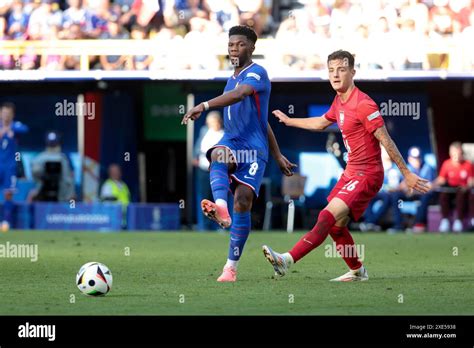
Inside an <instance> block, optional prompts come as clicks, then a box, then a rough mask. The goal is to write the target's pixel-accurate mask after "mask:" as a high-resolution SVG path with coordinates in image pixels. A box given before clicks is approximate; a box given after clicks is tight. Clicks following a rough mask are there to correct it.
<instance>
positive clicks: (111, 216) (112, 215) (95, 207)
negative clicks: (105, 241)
mask: <svg viewBox="0 0 474 348" xmlns="http://www.w3.org/2000/svg"><path fill="white" fill-rule="evenodd" d="M34 227H35V229H41V230H43V229H44V230H99V231H114V230H121V228H122V207H121V206H120V205H118V204H104V203H97V204H94V203H92V204H85V203H76V204H75V206H71V205H69V204H68V203H35V204H34Z"/></svg>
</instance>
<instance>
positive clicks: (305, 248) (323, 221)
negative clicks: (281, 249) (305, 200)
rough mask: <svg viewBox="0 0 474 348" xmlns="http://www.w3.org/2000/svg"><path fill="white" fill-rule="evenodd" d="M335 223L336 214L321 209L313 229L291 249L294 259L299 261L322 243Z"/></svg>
mask: <svg viewBox="0 0 474 348" xmlns="http://www.w3.org/2000/svg"><path fill="white" fill-rule="evenodd" d="M335 223H336V220H335V219H334V216H333V215H332V214H331V213H330V212H329V211H328V210H326V209H324V210H323V211H321V213H319V216H318V221H317V222H316V225H314V227H313V229H312V230H311V231H310V232H308V233H306V234H305V235H304V236H303V238H301V239H300V240H299V241H298V243H296V244H295V246H294V247H293V249H291V250H290V251H289V253H290V255H291V257H292V258H293V261H294V262H297V261H298V260H300V259H301V258H302V257H304V256H305V255H306V254H308V253H309V252H310V251H311V250H313V249H314V248H316V247H318V246H319V245H321V243H322V242H324V240H325V239H326V237H327V236H328V234H329V231H330V230H331V227H332V226H334V224H335Z"/></svg>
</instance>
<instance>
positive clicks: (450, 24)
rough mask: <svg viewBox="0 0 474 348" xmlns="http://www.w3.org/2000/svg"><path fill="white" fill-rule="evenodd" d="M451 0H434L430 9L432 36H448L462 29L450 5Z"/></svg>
mask: <svg viewBox="0 0 474 348" xmlns="http://www.w3.org/2000/svg"><path fill="white" fill-rule="evenodd" d="M448 2H449V0H434V6H433V7H432V8H431V9H430V12H429V15H430V26H429V27H430V37H434V38H439V37H448V36H452V35H453V34H454V33H458V32H460V30H461V25H460V24H459V22H458V21H457V20H456V16H455V13H454V12H453V10H451V9H450V8H449V6H448Z"/></svg>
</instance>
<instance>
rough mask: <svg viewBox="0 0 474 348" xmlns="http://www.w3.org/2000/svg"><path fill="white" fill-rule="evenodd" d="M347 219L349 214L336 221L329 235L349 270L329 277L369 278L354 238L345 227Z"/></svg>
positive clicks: (348, 219)
mask: <svg viewBox="0 0 474 348" xmlns="http://www.w3.org/2000/svg"><path fill="white" fill-rule="evenodd" d="M349 221H350V218H349V216H346V217H344V218H342V219H340V220H338V221H336V224H335V225H334V226H333V227H332V229H331V231H330V232H329V235H330V236H331V237H332V239H333V240H334V242H335V243H336V250H338V252H339V253H340V254H341V256H342V258H343V259H344V261H345V263H346V264H347V266H348V267H349V272H347V273H346V274H343V275H342V276H340V277H337V278H334V279H331V281H356V280H368V279H369V275H368V273H367V270H366V269H365V267H364V266H363V265H362V262H361V261H360V260H359V255H358V254H357V248H356V246H355V243H354V239H353V238H352V236H351V234H350V232H349V229H348V228H347V224H348V223H349Z"/></svg>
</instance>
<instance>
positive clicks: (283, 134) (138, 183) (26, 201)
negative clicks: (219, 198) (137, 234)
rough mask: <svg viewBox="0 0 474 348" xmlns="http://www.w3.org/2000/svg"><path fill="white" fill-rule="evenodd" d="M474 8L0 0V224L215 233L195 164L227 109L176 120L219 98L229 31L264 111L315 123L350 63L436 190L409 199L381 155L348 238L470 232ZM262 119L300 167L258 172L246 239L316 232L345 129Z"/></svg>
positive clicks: (443, 2) (443, 1) (341, 156)
mask: <svg viewBox="0 0 474 348" xmlns="http://www.w3.org/2000/svg"><path fill="white" fill-rule="evenodd" d="M473 9H474V1H471V0H451V1H449V0H434V1H413V0H410V1H407V0H393V1H388V0H386V1H384V0H380V1H379V0H374V1H358V0H336V1H334V0H327V1H324V0H321V1H310V0H307V1H292V0H286V1H285V0H280V1H277V0H275V1H271V0H260V1H259V0H201V1H199V0H180V1H178V0H170V1H167V0H158V1H156V0H155V1H149V0H118V1H110V0H84V1H83V0H70V1H55V0H40V1H21V0H13V1H12V0H6V1H5V0H2V1H0V35H1V40H0V47H1V52H0V69H1V70H0V104H1V105H2V109H1V115H2V117H1V120H0V122H1V123H0V125H1V128H0V129H1V131H0V135H1V140H2V147H1V149H0V160H1V161H0V172H1V173H2V175H0V179H1V180H0V181H2V182H1V184H2V189H3V194H2V195H1V197H0V202H1V208H0V220H1V221H3V223H2V229H3V230H5V231H6V230H8V229H9V228H18V229H79V230H84V229H86V230H89V229H92V230H100V231H119V230H123V229H126V230H130V231H133V230H150V231H157V230H181V229H185V230H196V231H204V230H217V227H216V226H214V225H212V224H210V223H208V222H207V221H205V220H204V219H203V217H202V214H201V213H200V210H199V208H198V203H199V202H200V200H201V199H202V198H206V197H207V198H209V197H211V193H210V190H209V183H208V172H207V165H208V164H207V162H206V160H205V158H204V157H203V153H204V152H205V150H206V149H207V148H208V147H210V146H211V145H212V144H213V143H215V142H216V141H217V140H218V139H219V137H220V136H222V112H221V111H222V110H214V111H212V112H209V113H205V114H203V115H202V117H201V118H200V119H199V120H198V121H196V122H195V123H193V124H192V125H190V126H188V127H184V126H181V125H180V121H181V118H182V116H183V115H184V113H185V111H186V110H187V109H188V108H189V107H191V106H193V105H196V104H198V103H200V102H202V101H205V100H208V99H210V98H212V97H215V96H216V95H219V94H221V93H222V90H223V88H224V86H225V82H226V79H227V78H228V77H229V76H230V74H231V70H232V67H231V65H230V64H229V62H228V56H227V40H228V30H229V29H230V28H231V27H232V26H234V25H238V24H245V25H249V26H251V27H253V28H254V30H255V31H256V32H257V34H258V35H259V40H258V41H257V44H256V50H255V54H254V61H255V62H257V63H259V64H261V65H263V66H264V67H265V68H266V69H267V71H268V73H269V76H270V77H271V79H272V96H271V100H270V110H273V109H276V108H278V109H281V110H282V111H284V112H286V113H288V114H289V115H290V116H297V117H314V116H320V115H322V114H324V112H326V111H327V109H329V106H330V104H331V102H332V100H333V98H334V91H333V90H332V89H331V87H330V85H329V83H328V81H327V70H326V69H327V67H326V59H327V55H328V54H329V53H331V52H332V51H334V50H337V49H345V50H348V51H350V52H352V53H353V54H354V55H355V60H356V70H357V74H356V84H357V86H358V87H359V88H360V89H362V90H363V91H364V92H366V93H367V94H369V95H370V96H371V97H372V98H373V99H374V100H375V101H376V103H377V104H378V105H379V107H380V108H381V111H382V115H383V116H384V119H385V122H386V125H387V128H388V130H389V132H390V133H391V135H392V137H393V138H394V140H395V142H396V143H397V145H398V147H399V149H400V151H401V153H402V155H403V156H404V157H405V159H406V160H407V161H408V162H409V163H410V165H412V166H413V168H414V169H415V170H417V171H419V172H420V173H423V174H422V175H423V176H424V177H426V178H427V179H429V180H430V181H435V180H438V182H440V183H442V185H441V186H442V188H441V189H439V190H437V192H433V193H432V194H431V195H429V196H426V197H421V196H417V195H414V196H410V195H408V194H407V192H406V190H405V188H404V185H403V180H402V178H401V176H400V174H399V173H398V172H397V170H396V168H395V167H394V166H393V164H392V163H391V162H390V161H389V159H386V160H385V161H384V166H385V168H386V183H385V185H384V187H383V189H382V190H381V192H380V194H379V196H378V197H377V198H376V199H375V200H374V201H373V203H372V204H371V206H370V208H369V210H368V212H367V215H366V216H365V217H364V219H363V221H362V223H360V224H353V225H352V226H351V227H352V229H356V230H361V231H385V230H388V231H390V232H393V233H396V232H402V231H407V230H408V231H412V232H420V233H421V232H424V231H443V232H450V231H454V232H460V231H468V230H470V229H471V228H472V226H473V225H474V220H473V218H474V213H473V211H474V198H473V197H474V195H473V192H472V187H473V181H474V178H473V177H474V174H473V171H474V170H473V169H472V164H471V162H472V161H473V160H474V150H473V146H474V145H473V143H474V137H473V130H474V127H473V121H472V119H473V117H474V108H473V105H474V97H473V81H474V73H473V67H474V46H473V45H472V42H474V11H473ZM269 121H270V124H271V125H272V127H273V129H274V131H275V134H276V137H277V139H278V141H279V143H280V147H281V148H282V152H283V153H284V154H285V155H286V156H287V157H288V158H289V159H290V160H292V161H293V162H295V163H297V164H298V166H299V167H298V170H297V173H296V175H295V176H294V177H292V178H290V179H286V178H282V176H281V174H280V172H279V170H278V168H277V166H276V164H275V163H274V162H273V161H272V160H270V161H269V164H268V166H267V170H266V174H265V180H264V184H263V186H262V189H261V194H260V197H259V199H258V200H257V201H256V202H255V205H254V211H253V215H252V218H253V227H254V229H256V230H270V229H278V230H288V231H290V232H291V231H293V230H294V229H308V228H311V227H312V225H313V224H314V222H315V220H316V217H317V214H318V212H319V210H320V209H322V208H323V207H324V205H325V202H326V201H325V199H326V196H327V194H328V193H329V191H330V190H331V188H332V186H333V185H334V184H335V182H336V181H337V179H338V177H339V175H340V174H341V173H342V171H343V168H344V166H345V158H346V154H345V149H344V146H343V143H342V139H341V136H340V133H339V131H338V129H337V128H335V127H330V128H329V129H327V130H326V131H325V132H323V133H310V132H305V131H302V130H295V129H289V128H284V127H283V126H282V125H280V124H278V123H277V122H275V121H274V119H273V118H272V116H271V115H270V116H269ZM216 139H217V140H216ZM453 143H454V144H453ZM458 143H459V144H458ZM459 149H460V150H459ZM446 161H448V162H446ZM469 161H471V162H469ZM445 162H446V163H447V164H446V165H445V168H444V170H442V166H443V164H444V163H445ZM452 163H454V165H453V164H452ZM453 167H454V169H453ZM453 170H454V172H453ZM453 173H454V174H453ZM453 175H454V176H455V177H456V178H458V179H459V180H453ZM443 180H444V181H443Z"/></svg>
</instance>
